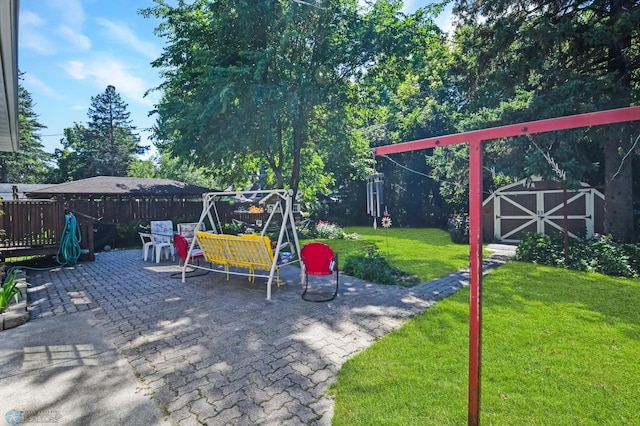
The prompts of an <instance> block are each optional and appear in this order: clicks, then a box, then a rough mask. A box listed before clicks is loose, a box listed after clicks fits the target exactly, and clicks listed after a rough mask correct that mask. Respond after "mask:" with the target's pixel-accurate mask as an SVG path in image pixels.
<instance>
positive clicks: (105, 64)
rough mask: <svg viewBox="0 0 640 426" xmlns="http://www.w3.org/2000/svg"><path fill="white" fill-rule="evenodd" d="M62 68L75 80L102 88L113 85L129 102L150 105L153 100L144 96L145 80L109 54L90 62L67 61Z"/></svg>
mask: <svg viewBox="0 0 640 426" xmlns="http://www.w3.org/2000/svg"><path fill="white" fill-rule="evenodd" d="M62 68H64V70H65V71H66V72H67V74H69V75H70V76H71V78H73V79H75V80H90V81H91V82H92V83H93V85H94V86H95V87H96V88H99V89H100V90H104V89H106V88H107V86H108V85H112V86H115V88H116V90H117V91H118V93H120V94H122V95H123V96H124V97H125V98H127V99H128V100H130V101H131V102H136V103H138V104H142V105H145V106H147V107H152V106H153V102H152V101H151V99H149V98H145V97H144V93H145V91H146V90H147V87H146V83H145V81H144V80H143V79H142V78H140V77H137V76H135V75H133V74H132V73H131V72H130V71H129V70H128V69H127V66H126V65H125V63H123V62H121V61H118V60H117V59H113V58H111V57H109V56H101V57H96V58H94V59H93V60H91V61H90V62H82V61H67V62H66V63H65V64H63V65H62Z"/></svg>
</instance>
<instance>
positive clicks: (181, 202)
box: [64, 197, 202, 223]
mask: <svg viewBox="0 0 640 426" xmlns="http://www.w3.org/2000/svg"><path fill="white" fill-rule="evenodd" d="M64 202H65V206H66V208H67V209H68V210H71V211H74V212H79V213H82V214H84V215H87V216H90V217H93V218H96V220H98V221H100V222H103V223H127V222H131V221H132V220H136V219H141V220H163V219H173V218H198V217H200V213H201V212H202V200H201V199H187V200H185V199H172V198H155V197H144V198H142V197H141V198H129V197H125V198H96V199H67V200H65V201H64Z"/></svg>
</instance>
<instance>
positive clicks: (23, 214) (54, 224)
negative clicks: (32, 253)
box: [0, 200, 65, 248]
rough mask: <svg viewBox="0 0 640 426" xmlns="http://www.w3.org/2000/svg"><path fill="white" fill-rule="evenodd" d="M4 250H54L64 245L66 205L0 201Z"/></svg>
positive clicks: (1, 240)
mask: <svg viewBox="0 0 640 426" xmlns="http://www.w3.org/2000/svg"><path fill="white" fill-rule="evenodd" d="M0 212H1V213H0V229H2V230H4V235H2V236H1V237H0V248H13V247H33V246H52V245H57V244H59V243H60V238H61V236H62V230H63V228H64V223H65V217H64V205H63V204H62V203H60V202H57V201H51V200H11V201H4V200H3V201H0Z"/></svg>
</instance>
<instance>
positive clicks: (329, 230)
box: [315, 220, 344, 240]
mask: <svg viewBox="0 0 640 426" xmlns="http://www.w3.org/2000/svg"><path fill="white" fill-rule="evenodd" d="M315 228H316V238H326V239H329V240H341V239H343V238H344V231H343V230H342V228H341V227H340V226H338V224H336V223H332V222H327V221H324V220H319V221H318V222H316V226H315Z"/></svg>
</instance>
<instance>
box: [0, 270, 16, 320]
mask: <svg viewBox="0 0 640 426" xmlns="http://www.w3.org/2000/svg"><path fill="white" fill-rule="evenodd" d="M16 271H17V270H16V269H13V268H10V269H9V270H8V271H7V273H6V275H5V276H4V278H3V280H2V285H0V313H2V312H4V311H5V310H6V309H7V308H8V307H9V304H11V300H14V301H15V302H16V303H18V298H19V297H20V288H18V287H17V286H16V284H17V281H16V273H17V272H16Z"/></svg>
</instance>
